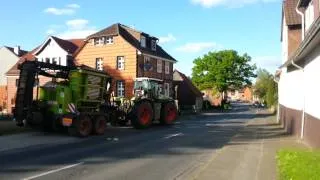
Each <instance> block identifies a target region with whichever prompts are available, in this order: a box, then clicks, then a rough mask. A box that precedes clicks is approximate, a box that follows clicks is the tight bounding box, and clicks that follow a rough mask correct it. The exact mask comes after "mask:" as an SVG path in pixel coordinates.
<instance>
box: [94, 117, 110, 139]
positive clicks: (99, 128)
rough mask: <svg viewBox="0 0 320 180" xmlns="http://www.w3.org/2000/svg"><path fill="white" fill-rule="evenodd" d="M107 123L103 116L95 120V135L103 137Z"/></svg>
mask: <svg viewBox="0 0 320 180" xmlns="http://www.w3.org/2000/svg"><path fill="white" fill-rule="evenodd" d="M106 124H107V121H106V118H105V117H103V116H98V117H96V119H94V120H93V133H94V134H97V135H103V134H104V131H105V130H106V126H107V125H106Z"/></svg>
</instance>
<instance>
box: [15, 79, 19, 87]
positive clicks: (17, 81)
mask: <svg viewBox="0 0 320 180" xmlns="http://www.w3.org/2000/svg"><path fill="white" fill-rule="evenodd" d="M18 85H19V79H16V87H18Z"/></svg>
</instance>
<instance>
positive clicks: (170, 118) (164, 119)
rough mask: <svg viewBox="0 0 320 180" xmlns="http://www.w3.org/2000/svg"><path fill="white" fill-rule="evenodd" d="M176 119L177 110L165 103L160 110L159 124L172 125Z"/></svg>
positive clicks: (170, 104) (171, 104)
mask: <svg viewBox="0 0 320 180" xmlns="http://www.w3.org/2000/svg"><path fill="white" fill-rule="evenodd" d="M177 117H178V110H177V108H176V106H175V105H174V103H172V102H169V103H165V104H164V105H163V106H162V108H161V117H160V123H161V124H165V125H170V124H173V122H174V121H175V120H176V119H177Z"/></svg>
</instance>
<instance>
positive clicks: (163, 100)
mask: <svg viewBox="0 0 320 180" xmlns="http://www.w3.org/2000/svg"><path fill="white" fill-rule="evenodd" d="M131 104H132V106H131V109H130V111H129V113H128V116H127V119H128V120H130V121H131V124H132V125H133V127H135V128H137V129H143V128H147V127H149V126H150V125H151V124H152V122H153V121H159V122H160V123H161V124H164V125H170V124H173V122H174V121H175V120H176V119H177V117H178V111H177V107H176V104H175V101H174V99H172V98H169V97H168V96H165V95H164V92H163V82H162V81H161V80H158V79H153V78H137V79H136V80H135V82H134V98H132V99H131Z"/></svg>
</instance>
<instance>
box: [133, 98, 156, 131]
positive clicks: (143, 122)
mask: <svg viewBox="0 0 320 180" xmlns="http://www.w3.org/2000/svg"><path fill="white" fill-rule="evenodd" d="M152 120H153V109H152V106H151V104H150V103H149V102H148V101H142V102H140V103H137V104H136V105H135V107H134V109H133V112H132V119H131V123H132V125H133V127H134V128H136V129H145V128H148V127H149V126H150V125H151V124H152Z"/></svg>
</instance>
